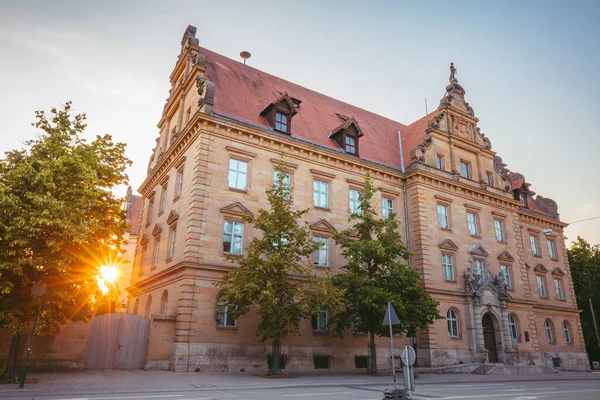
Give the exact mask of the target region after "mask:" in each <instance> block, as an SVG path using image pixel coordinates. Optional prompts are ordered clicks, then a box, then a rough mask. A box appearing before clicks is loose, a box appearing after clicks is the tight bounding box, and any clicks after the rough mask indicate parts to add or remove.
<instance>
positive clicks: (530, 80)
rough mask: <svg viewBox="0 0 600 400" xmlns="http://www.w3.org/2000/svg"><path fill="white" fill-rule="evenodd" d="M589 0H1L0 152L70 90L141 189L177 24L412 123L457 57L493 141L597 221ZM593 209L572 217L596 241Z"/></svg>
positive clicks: (596, 90)
mask: <svg viewBox="0 0 600 400" xmlns="http://www.w3.org/2000/svg"><path fill="white" fill-rule="evenodd" d="M598 15H600V1H563V2H557V1H514V2H513V1H502V2H499V1H497V2H493V4H492V2H487V1H472V2H464V1H412V2H400V1H389V2H383V1H378V2H377V1H369V2H366V1H356V2H341V1H336V2H333V1H331V2H327V1H295V2H291V1H201V0H195V1H169V2H163V1H160V2H159V1H102V2H99V1H98V2H94V3H92V2H83V1H70V2H69V1H51V2H50V1H7V0H0V88H1V93H2V96H0V121H1V128H0V152H4V151H6V150H9V149H12V148H15V147H20V146H21V145H22V143H23V141H24V140H25V139H27V138H29V137H31V136H32V135H33V134H34V133H35V131H34V129H33V128H32V127H30V126H29V124H30V122H32V121H33V115H34V114H33V111H34V110H36V109H48V108H50V107H52V106H56V105H58V104H59V103H61V102H65V101H67V100H72V101H73V102H74V107H75V109H76V110H77V111H81V112H86V113H87V114H88V118H89V128H88V131H89V133H90V134H96V133H105V132H108V133H112V134H113V135H114V136H115V137H116V138H117V140H120V141H124V142H126V143H128V144H129V146H128V155H129V157H130V158H131V159H132V160H133V161H134V166H133V167H132V168H131V169H130V171H129V175H130V180H131V184H132V185H133V186H134V188H137V187H138V186H139V184H140V183H141V182H142V180H143V179H144V177H145V173H146V167H147V161H148V157H149V156H150V153H151V149H152V147H153V145H154V139H155V137H156V136H157V134H158V131H157V128H156V123H157V122H158V120H159V118H160V115H161V112H162V107H163V105H164V101H165V99H166V97H167V91H168V89H169V84H168V76H169V74H170V72H171V69H172V67H173V65H174V63H175V60H176V56H177V54H178V51H179V41H180V39H181V35H182V33H183V31H184V29H185V27H186V26H187V25H188V24H191V25H195V26H196V27H198V34H197V36H198V37H199V39H200V44H201V46H204V47H207V48H210V49H212V50H214V51H216V52H219V53H221V54H225V55H227V56H230V57H232V58H237V57H238V54H239V52H240V51H241V50H249V51H250V52H252V58H251V59H250V60H249V62H250V64H252V65H253V66H255V67H257V68H260V69H262V70H264V71H267V72H269V73H272V74H274V75H277V76H281V77H283V78H285V79H288V80H291V81H294V82H297V83H299V84H301V85H303V86H306V87H309V88H311V89H314V90H317V91H319V92H322V93H325V94H328V95H330V96H333V97H336V98H339V99H341V100H344V101H346V102H349V103H352V104H355V105H358V106H360V107H363V108H366V109H368V110H371V111H374V112H377V113H379V114H382V115H385V116H387V117H390V118H393V119H395V120H398V121H400V122H403V123H407V124H408V123H410V122H412V121H414V120H415V119H418V118H420V117H422V116H423V115H424V113H425V107H424V99H425V98H427V100H428V102H429V109H430V110H432V109H433V108H434V107H436V106H437V104H438V102H439V99H440V98H441V97H442V95H443V94H444V87H445V86H446V84H447V82H448V81H447V79H448V63H449V62H450V61H453V62H454V63H455V65H456V66H457V67H458V78H459V81H460V83H461V84H462V85H463V86H464V87H465V89H466V90H467V99H468V101H469V102H470V104H471V105H472V106H473V108H474V109H475V114H476V116H477V117H479V118H480V120H481V121H480V127H481V129H482V131H483V132H484V133H485V134H486V135H487V136H488V137H489V138H490V140H491V141H492V145H493V147H492V148H493V150H495V151H497V152H498V154H499V155H500V156H501V157H502V158H503V159H504V161H505V162H506V163H507V164H508V166H509V168H510V169H511V170H513V171H517V172H521V173H523V174H524V175H525V177H526V179H527V181H528V182H530V183H532V187H531V188H532V189H533V190H534V191H536V192H537V193H538V194H541V195H543V196H545V197H550V198H553V199H555V200H556V201H557V202H558V204H559V212H560V213H561V217H562V219H563V221H567V222H570V221H576V220H580V219H585V218H590V217H595V216H600V177H599V176H600V168H599V167H600V161H599V160H600V157H599V156H598V154H597V153H598V148H599V144H600V139H598V138H599V136H600V133H598V128H597V126H598V122H597V121H598V117H597V115H598V114H599V110H598V108H599V107H598V106H599V103H600V102H599V100H598V99H599V97H600V68H599V67H598V66H599V65H600V44H599V39H600V23H598ZM599 227H600V219H599V220H592V221H588V222H582V223H577V224H574V225H573V226H572V227H570V228H568V229H567V235H568V236H569V239H571V240H574V239H575V238H576V236H577V235H582V236H583V237H584V238H586V239H587V240H589V241H591V242H592V243H600V228H599Z"/></svg>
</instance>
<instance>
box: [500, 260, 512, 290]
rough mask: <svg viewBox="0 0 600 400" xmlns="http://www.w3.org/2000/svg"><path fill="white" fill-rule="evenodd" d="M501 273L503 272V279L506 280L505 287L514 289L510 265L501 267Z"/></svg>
mask: <svg viewBox="0 0 600 400" xmlns="http://www.w3.org/2000/svg"><path fill="white" fill-rule="evenodd" d="M500 271H501V272H502V277H503V279H504V286H506V288H507V289H512V279H511V276H510V268H509V267H508V265H501V266H500Z"/></svg>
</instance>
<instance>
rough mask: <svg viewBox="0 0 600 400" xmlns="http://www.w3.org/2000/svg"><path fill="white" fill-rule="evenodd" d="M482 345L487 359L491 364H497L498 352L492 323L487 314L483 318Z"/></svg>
mask: <svg viewBox="0 0 600 400" xmlns="http://www.w3.org/2000/svg"><path fill="white" fill-rule="evenodd" d="M482 325H483V344H484V346H485V349H486V350H487V351H488V359H489V360H490V362H492V363H496V362H498V351H497V349H496V333H495V332H494V323H493V321H492V318H491V317H490V316H489V314H485V315H484V316H483V321H482Z"/></svg>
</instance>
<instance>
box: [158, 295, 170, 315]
mask: <svg viewBox="0 0 600 400" xmlns="http://www.w3.org/2000/svg"><path fill="white" fill-rule="evenodd" d="M168 307H169V292H167V291H166V290H165V291H163V294H162V298H161V299H160V312H161V313H162V314H163V315H167V310H168Z"/></svg>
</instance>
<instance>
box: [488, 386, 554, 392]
mask: <svg viewBox="0 0 600 400" xmlns="http://www.w3.org/2000/svg"><path fill="white" fill-rule="evenodd" d="M522 390H556V388H547V387H545V388H531V389H499V390H498V391H499V392H520V391H522Z"/></svg>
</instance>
